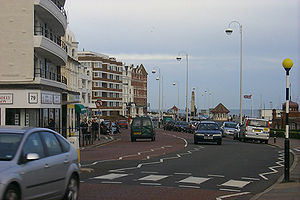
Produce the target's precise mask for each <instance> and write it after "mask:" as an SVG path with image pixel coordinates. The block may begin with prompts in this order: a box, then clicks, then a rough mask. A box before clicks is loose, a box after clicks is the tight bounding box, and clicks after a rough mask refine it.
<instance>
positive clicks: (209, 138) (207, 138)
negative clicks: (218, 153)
mask: <svg viewBox="0 0 300 200" xmlns="http://www.w3.org/2000/svg"><path fill="white" fill-rule="evenodd" d="M204 139H206V140H212V139H214V137H213V136H204Z"/></svg>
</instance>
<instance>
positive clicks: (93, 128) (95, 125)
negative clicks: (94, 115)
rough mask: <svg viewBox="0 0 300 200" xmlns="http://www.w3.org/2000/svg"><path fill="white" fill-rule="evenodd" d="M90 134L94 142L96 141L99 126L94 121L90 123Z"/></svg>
mask: <svg viewBox="0 0 300 200" xmlns="http://www.w3.org/2000/svg"><path fill="white" fill-rule="evenodd" d="M92 134H93V139H94V140H96V139H98V140H99V124H98V122H97V121H96V119H93V121H92Z"/></svg>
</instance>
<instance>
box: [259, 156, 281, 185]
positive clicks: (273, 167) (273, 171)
mask: <svg viewBox="0 0 300 200" xmlns="http://www.w3.org/2000/svg"><path fill="white" fill-rule="evenodd" d="M278 153H279V157H278V160H279V161H277V162H276V164H277V165H275V166H272V167H268V168H269V169H270V170H271V171H269V172H265V173H261V174H259V176H260V177H262V178H263V179H264V180H269V179H268V178H267V177H265V175H270V174H276V173H278V171H277V170H276V169H275V168H279V167H283V166H284V165H283V163H284V151H283V150H281V151H279V152H278Z"/></svg>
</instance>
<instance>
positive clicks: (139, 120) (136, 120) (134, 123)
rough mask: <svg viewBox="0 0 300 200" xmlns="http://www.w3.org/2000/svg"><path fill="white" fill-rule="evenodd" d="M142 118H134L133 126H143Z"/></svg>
mask: <svg viewBox="0 0 300 200" xmlns="http://www.w3.org/2000/svg"><path fill="white" fill-rule="evenodd" d="M141 125H142V120H141V119H134V120H133V122H132V126H141Z"/></svg>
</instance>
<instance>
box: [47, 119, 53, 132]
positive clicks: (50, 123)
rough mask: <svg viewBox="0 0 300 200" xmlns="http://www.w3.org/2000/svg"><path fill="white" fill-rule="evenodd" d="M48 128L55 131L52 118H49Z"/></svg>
mask: <svg viewBox="0 0 300 200" xmlns="http://www.w3.org/2000/svg"><path fill="white" fill-rule="evenodd" d="M48 128H49V129H52V130H54V131H55V121H54V120H53V119H52V118H50V119H49V123H48Z"/></svg>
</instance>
